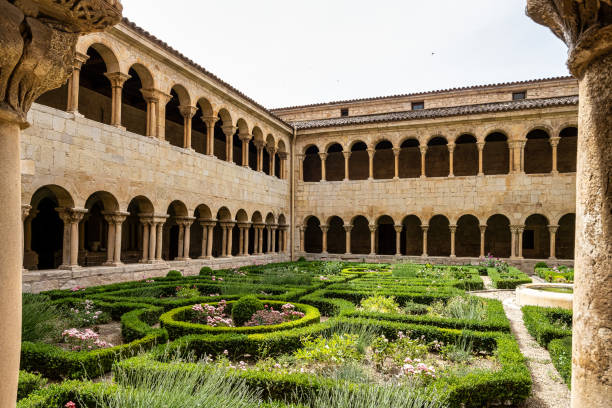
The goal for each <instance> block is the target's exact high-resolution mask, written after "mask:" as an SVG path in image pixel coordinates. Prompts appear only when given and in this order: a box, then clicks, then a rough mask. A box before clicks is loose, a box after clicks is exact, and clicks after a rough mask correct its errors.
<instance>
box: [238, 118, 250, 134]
mask: <svg viewBox="0 0 612 408" xmlns="http://www.w3.org/2000/svg"><path fill="white" fill-rule="evenodd" d="M236 127H237V128H238V132H239V133H240V134H241V135H247V134H249V125H248V124H247V121H246V120H244V119H243V118H238V121H236Z"/></svg>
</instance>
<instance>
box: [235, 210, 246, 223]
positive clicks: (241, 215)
mask: <svg viewBox="0 0 612 408" xmlns="http://www.w3.org/2000/svg"><path fill="white" fill-rule="evenodd" d="M236 221H238V222H248V221H249V216H248V215H247V213H246V211H244V210H243V209H242V208H241V209H240V210H238V211H237V212H236Z"/></svg>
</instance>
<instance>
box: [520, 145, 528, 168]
mask: <svg viewBox="0 0 612 408" xmlns="http://www.w3.org/2000/svg"><path fill="white" fill-rule="evenodd" d="M526 144H527V141H526V140H521V141H519V143H518V154H519V158H520V167H519V172H521V173H524V172H525V145H526Z"/></svg>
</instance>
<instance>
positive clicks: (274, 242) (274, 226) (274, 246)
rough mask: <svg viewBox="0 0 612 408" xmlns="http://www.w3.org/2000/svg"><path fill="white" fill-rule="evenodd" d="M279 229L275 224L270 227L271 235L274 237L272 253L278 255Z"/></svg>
mask: <svg viewBox="0 0 612 408" xmlns="http://www.w3.org/2000/svg"><path fill="white" fill-rule="evenodd" d="M277 228H278V225H276V224H274V225H272V226H271V227H270V230H271V231H270V235H271V236H272V239H271V242H272V250H271V251H270V252H273V253H276V229H277Z"/></svg>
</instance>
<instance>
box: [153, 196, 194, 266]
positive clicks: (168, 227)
mask: <svg viewBox="0 0 612 408" xmlns="http://www.w3.org/2000/svg"><path fill="white" fill-rule="evenodd" d="M166 213H167V214H168V218H167V219H166V221H165V222H164V226H163V241H162V258H163V259H165V260H167V261H172V260H174V259H175V258H177V257H184V255H183V256H182V242H183V237H182V236H181V228H182V227H181V226H180V225H179V222H180V220H181V219H184V218H185V217H188V216H189V211H188V210H187V206H186V205H185V204H184V203H183V202H182V201H180V200H174V201H172V202H171V203H170V204H169V205H168V210H167V211H166ZM158 239H159V237H158Z"/></svg>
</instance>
